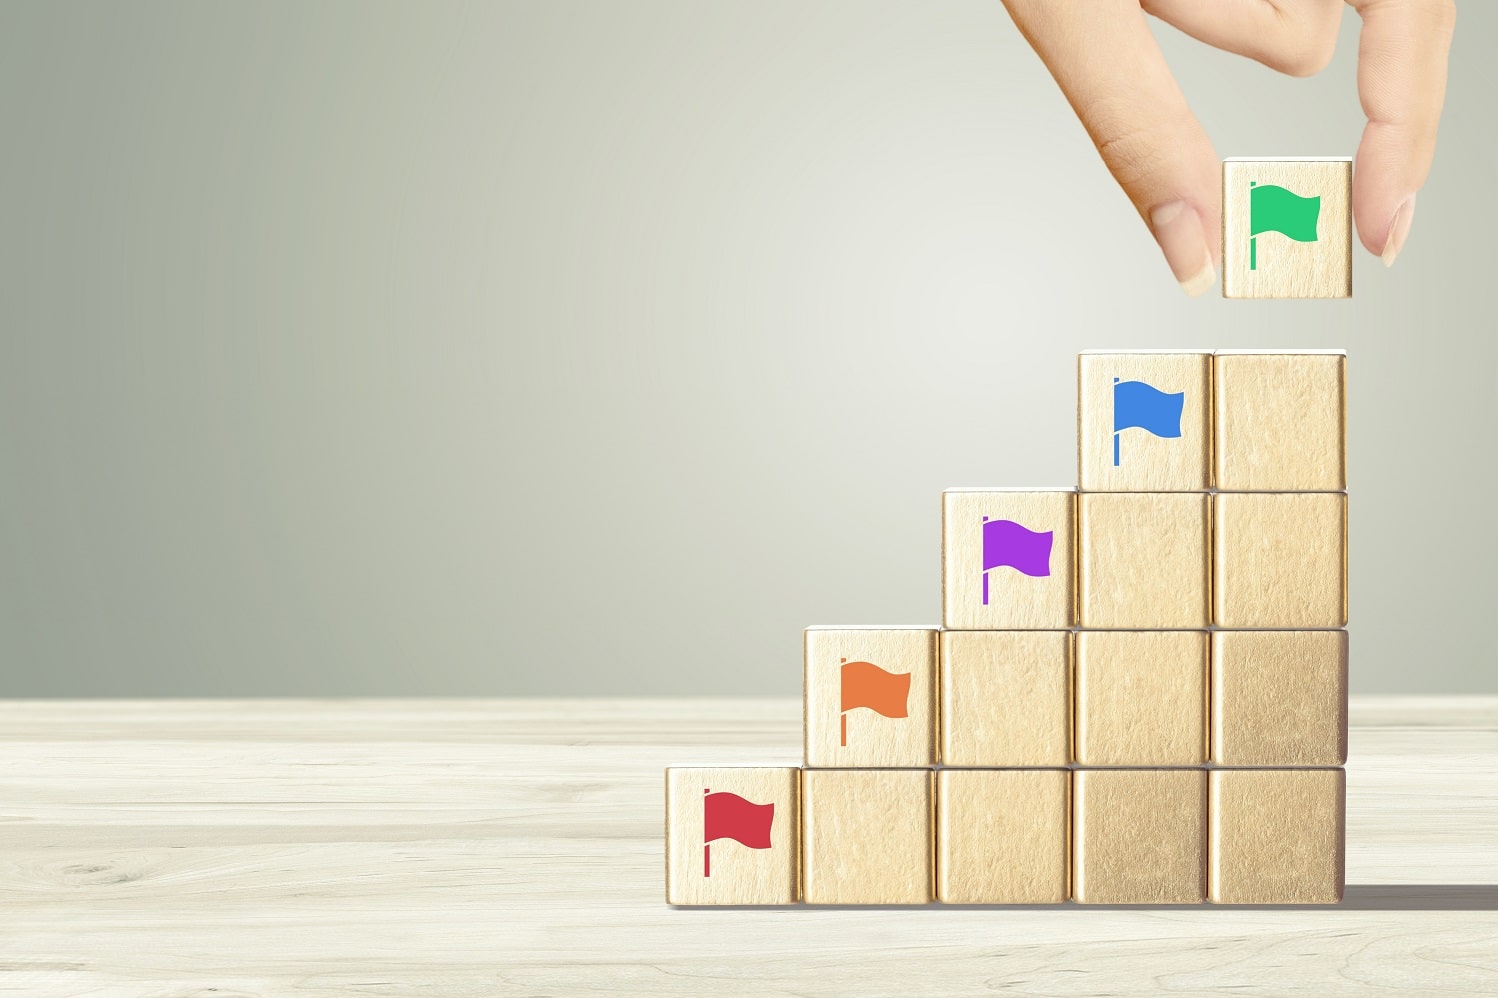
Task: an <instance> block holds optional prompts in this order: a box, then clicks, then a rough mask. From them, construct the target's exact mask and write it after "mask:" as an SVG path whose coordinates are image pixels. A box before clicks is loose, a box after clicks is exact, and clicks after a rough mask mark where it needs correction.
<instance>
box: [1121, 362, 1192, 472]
mask: <svg viewBox="0 0 1498 998" xmlns="http://www.w3.org/2000/svg"><path fill="white" fill-rule="evenodd" d="M1185 405H1186V393H1185V392H1162V391H1161V390H1160V389H1158V388H1156V387H1155V386H1154V385H1150V384H1146V383H1145V382H1143V381H1117V380H1115V381H1114V382H1113V466H1114V467H1118V433H1119V431H1120V430H1127V429H1131V428H1133V427H1138V428H1139V429H1141V430H1144V431H1145V432H1146V433H1152V434H1154V435H1155V436H1157V437H1179V436H1180V435H1181V410H1182V408H1184V407H1185Z"/></svg>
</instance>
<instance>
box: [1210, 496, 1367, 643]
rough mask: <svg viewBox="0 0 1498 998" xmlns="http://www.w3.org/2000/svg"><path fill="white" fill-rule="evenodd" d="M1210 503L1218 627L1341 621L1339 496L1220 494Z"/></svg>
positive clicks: (1343, 532) (1343, 551) (1343, 581)
mask: <svg viewBox="0 0 1498 998" xmlns="http://www.w3.org/2000/svg"><path fill="white" fill-rule="evenodd" d="M1212 504H1213V510H1214V515H1213V530H1212V540H1213V557H1212V562H1213V571H1214V573H1215V579H1214V585H1213V590H1212V592H1213V613H1212V615H1213V619H1214V621H1215V623H1216V624H1217V626H1218V627H1227V628H1235V627H1277V628H1300V627H1343V626H1345V625H1346V624H1347V495H1346V494H1345V493H1342V492H1289V493H1286V492H1258V493H1255V492H1233V493H1229V492H1223V493H1219V494H1217V495H1216V496H1213V497H1212Z"/></svg>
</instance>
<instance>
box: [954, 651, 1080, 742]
mask: <svg viewBox="0 0 1498 998" xmlns="http://www.w3.org/2000/svg"><path fill="white" fill-rule="evenodd" d="M940 687H941V722H940V728H941V759H942V763H943V764H944V765H947V766H1064V765H1066V764H1067V762H1069V761H1070V758H1071V634H1070V633H1069V632H1067V631H944V632H942V635H941V683H940Z"/></svg>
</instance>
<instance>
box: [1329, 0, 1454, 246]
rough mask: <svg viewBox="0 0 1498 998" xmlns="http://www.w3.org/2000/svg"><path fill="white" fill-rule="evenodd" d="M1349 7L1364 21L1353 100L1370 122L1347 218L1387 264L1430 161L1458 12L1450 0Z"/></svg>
mask: <svg viewBox="0 0 1498 998" xmlns="http://www.w3.org/2000/svg"><path fill="white" fill-rule="evenodd" d="M1348 3H1349V4H1350V5H1351V6H1352V7H1353V8H1354V9H1356V10H1357V12H1358V14H1359V15H1361V17H1362V18H1363V35H1362V38H1361V39H1360V40H1359V42H1358V97H1359V98H1360V99H1361V100H1362V103H1363V113H1364V114H1366V115H1367V116H1368V125H1367V127H1366V128H1364V129H1363V141H1362V142H1361V143H1360V144H1359V145H1358V155H1357V161H1356V168H1355V169H1354V170H1353V176H1352V214H1353V218H1354V219H1356V220H1357V224H1358V237H1359V238H1360V239H1362V241H1363V245H1364V246H1366V247H1367V248H1368V251H1369V252H1371V253H1377V254H1378V255H1380V256H1382V257H1383V260H1384V263H1385V264H1386V265H1392V264H1393V263H1394V258H1395V257H1397V256H1398V255H1399V251H1400V250H1401V249H1403V248H1404V242H1405V239H1406V238H1408V236H1409V232H1410V223H1411V222H1412V221H1413V220H1414V215H1415V192H1417V191H1418V190H1420V188H1421V187H1423V186H1424V185H1425V178H1426V176H1427V175H1428V174H1429V173H1430V164H1431V160H1433V159H1434V158H1435V155H1436V129H1437V128H1438V126H1439V125H1440V122H1441V106H1442V105H1443V104H1444V103H1445V100H1446V54H1447V52H1448V51H1449V50H1450V48H1451V31H1452V27H1453V25H1454V24H1455V21H1456V6H1455V4H1454V3H1452V2H1451V0H1348Z"/></svg>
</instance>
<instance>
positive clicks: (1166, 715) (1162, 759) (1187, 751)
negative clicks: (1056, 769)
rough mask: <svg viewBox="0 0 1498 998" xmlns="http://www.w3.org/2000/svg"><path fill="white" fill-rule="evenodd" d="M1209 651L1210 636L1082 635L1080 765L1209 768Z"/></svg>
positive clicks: (1078, 708)
mask: <svg viewBox="0 0 1498 998" xmlns="http://www.w3.org/2000/svg"><path fill="white" fill-rule="evenodd" d="M1207 647H1208V646H1207V632H1205V631H1081V632H1079V633H1078V634H1077V679H1076V689H1077V696H1076V721H1075V731H1076V736H1075V737H1076V761H1077V762H1078V764H1080V765H1083V766H1200V765H1204V764H1205V763H1206V761H1207Z"/></svg>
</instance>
